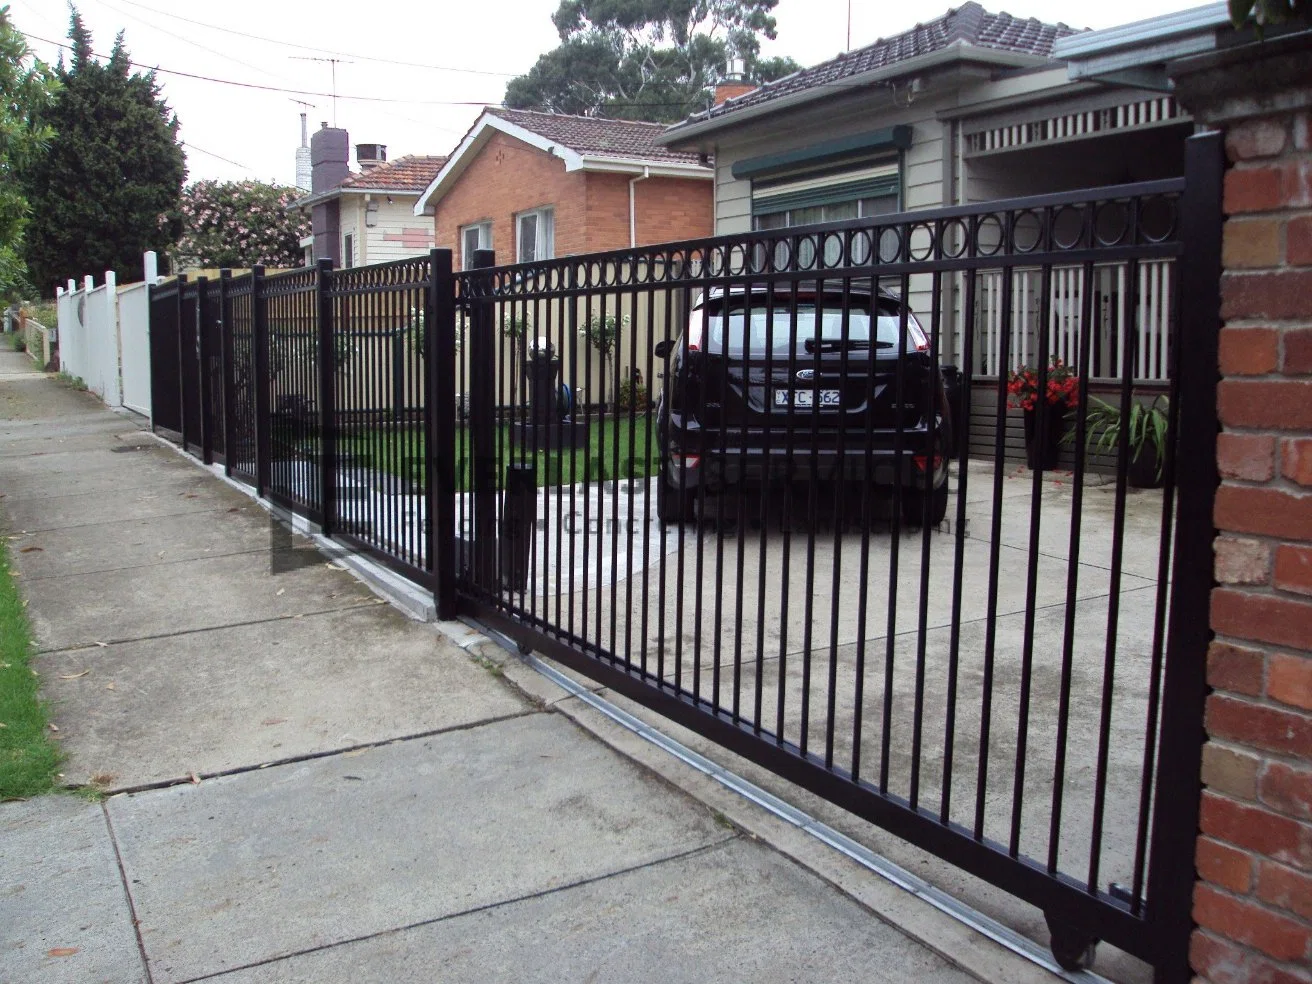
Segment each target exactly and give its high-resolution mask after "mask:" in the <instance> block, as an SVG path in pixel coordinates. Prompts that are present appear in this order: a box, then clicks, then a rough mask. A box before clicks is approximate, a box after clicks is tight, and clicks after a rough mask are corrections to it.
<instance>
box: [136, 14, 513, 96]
mask: <svg viewBox="0 0 1312 984" xmlns="http://www.w3.org/2000/svg"><path fill="white" fill-rule="evenodd" d="M121 2H122V3H126V4H128V5H129V6H132V7H136V8H138V9H140V10H145V11H148V12H149V13H152V14H158V15H159V16H161V17H172V18H173V19H174V20H180V21H185V22H186V23H188V24H194V25H195V26H196V27H203V28H206V29H208V30H211V31H222V32H223V33H224V34H233V35H236V36H237V37H239V38H246V39H248V40H251V41H263V42H265V43H266V44H278V45H283V46H284V47H288V48H297V49H299V50H301V51H317V52H320V53H321V54H327V55H338V56H341V57H344V58H358V59H360V61H369V62H377V63H378V64H381V65H400V66H402V67H405V68H427V69H431V70H433V71H436V72H463V73H465V74H468V75H495V76H497V77H499V78H514V77H515V76H516V75H519V74H521V73H519V72H494V71H492V70H490V69H481V68H452V67H450V66H448V65H433V64H429V63H425V62H409V61H400V60H398V59H395V58H378V57H376V56H373V55H362V54H358V53H356V52H352V51H334V50H333V49H331V48H316V47H314V46H312V45H308V44H298V43H297V42H295V41H281V40H279V39H277V38H267V37H263V36H261V35H259V34H248V33H247V32H245V31H238V30H234V29H233V28H230V27H220V26H219V25H217V24H207V23H205V22H204V21H198V20H192V19H191V18H190V17H183V16H182V15H181V14H174V13H170V12H168V11H164V10H157V9H155V8H154V7H147V6H146V5H145V4H143V3H136V2H134V0H121Z"/></svg>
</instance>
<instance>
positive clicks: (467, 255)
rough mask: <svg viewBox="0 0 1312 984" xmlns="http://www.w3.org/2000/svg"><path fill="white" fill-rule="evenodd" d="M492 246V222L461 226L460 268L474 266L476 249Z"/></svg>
mask: <svg viewBox="0 0 1312 984" xmlns="http://www.w3.org/2000/svg"><path fill="white" fill-rule="evenodd" d="M491 248H492V223H491V222H478V223H476V224H474V225H467V226H461V227H460V269H462V270H469V269H472V268H473V266H474V251H475V250H478V249H491Z"/></svg>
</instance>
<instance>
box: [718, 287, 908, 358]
mask: <svg viewBox="0 0 1312 984" xmlns="http://www.w3.org/2000/svg"><path fill="white" fill-rule="evenodd" d="M788 300H789V299H788V298H786V297H785V298H783V299H778V298H777V299H776V300H775V305H774V310H773V311H767V310H766V304H765V299H764V298H753V299H752V304H751V305H750V309H749V305H748V304H747V303H745V302H743V301H738V300H734V301H731V302H730V303H729V305H728V310H727V311H726V310H725V306H724V305H723V304H713V305H712V307H711V308H710V311H709V314H708V315H706V318H707V321H706V347H705V351H707V352H709V353H713V354H717V355H727V356H729V357H731V358H738V359H765V358H767V357H768V358H784V359H786V358H788V357H789V354H790V353H793V354H796V355H798V356H806V355H811V354H813V353H814V352H815V345H814V344H812V345H808V344H807V343H808V342H813V341H814V340H815V339H816V337H817V334H818V336H819V339H820V342H821V344H822V345H823V347H825V348H842V347H843V345H844V343H846V344H847V347H848V348H853V349H862V350H866V349H868V348H869V346H870V342H871V322H872V321H873V322H874V342H875V347H876V348H877V349H894V350H896V349H897V348H898V337H899V335H900V333H901V311H902V307H901V305H900V304H899V303H898V302H896V301H893V300H889V299H886V298H880V299H879V301H878V305H877V308H876V316H875V317H874V318H873V319H872V318H871V316H870V304H869V301H868V299H865V298H862V299H860V300H859V301H858V300H857V299H852V300H851V301H849V305H848V311H847V312H846V314H844V312H843V310H842V299H841V298H837V297H836V298H833V299H832V301H825V302H822V303H821V304H820V305H819V307H818V309H817V305H816V303H815V301H814V300H806V301H799V302H798V303H797V305H796V307H793V306H792V305H790V304H789V303H788ZM692 316H693V317H694V318H698V317H701V316H702V315H701V312H700V311H694V312H693V315H692ZM907 336H908V338H907V345H908V346H909V347H910V348H912V349H916V348H923V347H924V340H925V336H924V332H923V331H922V330H921V328H920V325H919V324H918V323H917V322H916V319H915V316H914V315H912V314H911V313H910V312H908V313H907Z"/></svg>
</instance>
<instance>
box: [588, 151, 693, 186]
mask: <svg viewBox="0 0 1312 984" xmlns="http://www.w3.org/2000/svg"><path fill="white" fill-rule="evenodd" d="M565 170H566V171H612V172H616V173H619V174H641V175H643V176H644V177H649V178H701V179H703V180H706V181H710V180H712V179H713V178H714V177H715V171H714V170H712V169H711V168H709V167H707V166H706V165H705V164H694V163H692V162H691V161H690V162H688V163H686V164H683V163H679V162H677V161H674V162H668V161H667V162H664V163H656V162H654V161H644V160H642V159H641V158H632V157H603V156H601V155H600V154H583V155H581V158H580V163H579V164H578V165H577V166H575V167H570V166H569V165H568V164H567V165H566V166H565Z"/></svg>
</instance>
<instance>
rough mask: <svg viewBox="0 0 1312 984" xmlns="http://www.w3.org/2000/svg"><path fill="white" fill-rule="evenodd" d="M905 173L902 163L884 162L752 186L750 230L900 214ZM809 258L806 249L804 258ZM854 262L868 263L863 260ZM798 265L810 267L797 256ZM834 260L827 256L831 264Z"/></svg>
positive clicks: (869, 162)
mask: <svg viewBox="0 0 1312 984" xmlns="http://www.w3.org/2000/svg"><path fill="white" fill-rule="evenodd" d="M901 171H902V168H901V165H900V164H899V162H898V161H896V160H888V159H887V158H885V159H884V160H883V161H879V162H872V161H865V162H862V163H860V164H857V165H852V164H849V165H847V166H845V167H843V168H841V169H834V168H828V169H824V170H815V171H809V172H802V173H796V172H794V173H793V174H789V175H786V176H781V177H777V178H767V179H760V180H756V181H753V182H752V228H753V229H763V230H768V229H791V228H793V227H794V226H804V225H814V224H816V223H819V222H843V221H845V220H848V219H866V218H870V217H872V216H876V215H887V214H888V213H890V212H896V211H897V210H898V208H899V207H900V205H901V195H900V192H901V184H902V180H901ZM830 248H833V247H832V246H831V247H830ZM806 252H807V244H806V243H803V244H802V254H805V253H806ZM856 259H857V260H858V262H864V261H865V257H858V258H856ZM799 260H801V261H802V262H804V263H809V262H810V258H809V256H806V255H799ZM832 260H833V258H832V257H828V256H826V261H827V262H830V261H832Z"/></svg>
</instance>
